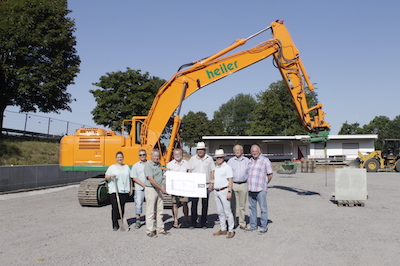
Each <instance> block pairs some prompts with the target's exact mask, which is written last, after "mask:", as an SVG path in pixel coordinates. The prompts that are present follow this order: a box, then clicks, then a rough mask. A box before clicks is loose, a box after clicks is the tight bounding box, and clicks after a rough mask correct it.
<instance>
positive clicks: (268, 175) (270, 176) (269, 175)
mask: <svg viewBox="0 0 400 266" xmlns="http://www.w3.org/2000/svg"><path fill="white" fill-rule="evenodd" d="M267 178H268V183H269V182H270V181H271V179H272V173H271V174H267Z"/></svg>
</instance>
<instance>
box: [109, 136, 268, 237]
mask: <svg viewBox="0 0 400 266" xmlns="http://www.w3.org/2000/svg"><path fill="white" fill-rule="evenodd" d="M233 152H234V155H235V156H234V157H232V158H230V159H229V160H228V161H227V162H226V161H225V157H226V154H225V153H224V150H223V149H218V150H216V151H215V154H214V158H215V160H216V162H214V159H213V158H212V157H211V156H210V155H208V154H207V153H206V146H205V143H204V142H198V143H197V146H196V155H194V156H192V157H191V158H190V160H189V161H186V160H184V159H183V151H182V149H179V148H177V149H174V151H173V157H174V159H173V160H172V161H170V162H169V163H168V164H167V166H166V171H176V172H185V173H186V172H188V173H203V174H205V175H206V189H207V196H206V197H204V198H201V216H200V219H199V215H198V211H197V210H198V204H199V201H200V198H187V197H182V196H175V195H172V213H173V220H174V221H173V227H175V228H179V227H180V226H179V222H178V207H179V204H181V205H182V210H183V215H184V216H183V224H182V226H183V227H189V229H194V228H196V227H202V228H208V221H207V216H208V203H209V196H210V193H211V192H213V193H214V198H215V203H216V207H217V211H218V218H219V222H220V230H219V231H218V232H216V233H214V234H213V235H216V236H217V235H226V238H232V237H234V236H235V232H234V228H236V227H239V228H240V229H243V230H246V231H256V230H258V225H257V204H259V206H260V210H261V217H260V230H259V234H265V233H266V232H267V231H268V206H267V188H268V183H269V182H270V181H271V179H272V167H271V163H270V161H269V159H268V158H267V157H265V156H263V155H262V153H261V148H260V146H258V145H257V144H255V145H252V146H251V150H250V152H251V158H250V159H249V158H247V157H245V156H244V155H243V147H242V146H241V145H235V146H234V148H233ZM139 158H140V160H139V161H138V162H137V163H135V164H134V165H133V166H132V168H131V169H130V168H129V166H127V165H126V164H124V163H123V159H124V156H123V153H122V152H118V153H117V154H116V161H117V163H116V164H113V165H111V166H110V167H109V168H108V169H107V171H106V173H105V178H106V180H107V182H108V192H109V194H110V201H111V206H112V212H111V213H112V214H111V218H112V225H113V230H115V231H117V230H118V229H119V224H118V220H119V219H121V216H120V213H119V210H118V200H117V195H118V198H119V204H120V205H121V206H120V207H121V213H122V216H124V211H125V203H126V201H127V200H128V199H129V196H131V195H132V194H133V184H134V187H135V193H134V201H135V214H136V223H135V228H140V226H141V215H142V206H143V202H144V199H145V200H146V214H145V221H146V234H147V235H148V236H149V237H157V235H169V234H170V232H169V231H165V229H164V222H163V219H162V216H163V208H164V203H163V195H167V192H166V190H165V188H164V186H163V182H164V174H163V170H162V169H161V165H160V163H159V160H160V152H159V150H156V149H155V150H152V151H151V154H150V160H149V161H147V153H146V150H144V149H141V150H139ZM131 182H132V183H131ZM247 200H248V201H249V210H250V223H249V225H246V220H245V214H246V210H245V206H246V202H247ZM189 202H191V208H190V209H191V214H190V220H189V206H188V203H189ZM237 205H238V209H239V212H238V224H236V209H237ZM227 224H228V225H227Z"/></svg>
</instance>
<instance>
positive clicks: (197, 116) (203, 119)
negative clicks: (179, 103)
mask: <svg viewBox="0 0 400 266" xmlns="http://www.w3.org/2000/svg"><path fill="white" fill-rule="evenodd" d="M182 124H183V126H182V129H181V133H180V135H181V138H182V140H183V143H184V144H185V145H186V146H188V147H190V149H191V148H192V147H194V146H196V143H197V142H199V141H202V138H201V137H202V136H206V135H214V133H215V130H216V121H210V120H208V118H207V114H206V113H204V112H197V113H194V112H192V111H190V112H188V113H187V114H186V115H184V116H183V117H182Z"/></svg>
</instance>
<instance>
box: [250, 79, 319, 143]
mask: <svg viewBox="0 0 400 266" xmlns="http://www.w3.org/2000/svg"><path fill="white" fill-rule="evenodd" d="M256 98H257V103H256V105H255V107H254V111H253V115H252V117H251V121H250V122H249V124H250V128H249V130H247V134H249V135H285V136H286V135H295V134H306V133H307V131H306V130H305V129H304V128H303V125H302V124H301V122H300V120H299V116H298V114H297V111H296V110H295V107H294V105H293V102H292V99H291V96H290V94H289V93H288V89H287V86H286V83H285V82H284V81H283V80H280V81H277V82H274V83H271V85H270V86H269V88H268V89H267V90H265V91H264V92H260V93H259V94H257V95H256ZM309 101H310V102H311V100H309Z"/></svg>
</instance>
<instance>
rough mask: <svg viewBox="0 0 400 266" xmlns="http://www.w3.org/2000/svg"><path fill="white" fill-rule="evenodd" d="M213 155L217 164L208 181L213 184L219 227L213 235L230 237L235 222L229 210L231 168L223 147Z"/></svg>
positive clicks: (232, 234) (233, 234) (232, 235)
mask: <svg viewBox="0 0 400 266" xmlns="http://www.w3.org/2000/svg"><path fill="white" fill-rule="evenodd" d="M214 157H215V158H216V160H217V166H216V167H215V175H214V180H212V181H210V183H213V184H214V195H215V204H216V206H217V210H218V217H219V221H220V226H221V229H220V230H219V231H218V232H216V233H214V234H213V235H214V236H219V235H227V236H226V238H232V237H234V236H235V232H234V231H233V228H234V226H235V223H234V220H233V214H232V211H231V198H232V186H233V174H232V168H231V167H230V166H229V165H228V164H227V163H226V162H225V153H224V150H223V149H219V150H216V151H215V155H214ZM226 220H228V230H227V228H226Z"/></svg>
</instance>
